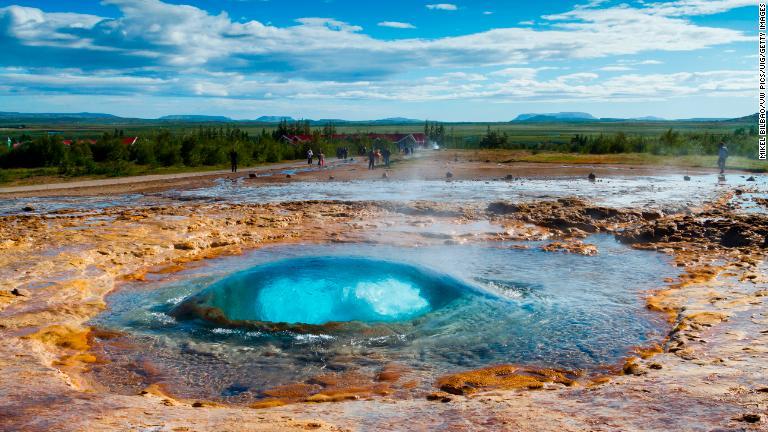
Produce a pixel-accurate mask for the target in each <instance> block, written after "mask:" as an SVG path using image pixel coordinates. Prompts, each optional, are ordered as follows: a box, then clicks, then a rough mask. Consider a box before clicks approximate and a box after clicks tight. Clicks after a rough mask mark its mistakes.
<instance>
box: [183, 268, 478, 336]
mask: <svg viewBox="0 0 768 432" xmlns="http://www.w3.org/2000/svg"><path fill="white" fill-rule="evenodd" d="M471 291H473V288H471V287H469V286H468V285H466V284H464V283H462V282H460V281H459V280H457V279H454V278H451V277H449V276H446V275H440V274H436V273H433V272H429V271H426V270H424V269H420V268H418V267H414V266H411V265H405V264H400V263H395V262H391V261H385V260H374V259H367V258H359V257H308V258H306V257H305V258H292V259H286V260H281V261H277V262H274V263H269V264H264V265H259V266H257V267H255V268H252V269H249V270H245V271H242V272H239V273H237V274H234V275H232V276H229V277H227V278H225V279H223V280H221V281H219V282H217V283H215V284H213V285H212V286H210V287H209V288H206V289H205V290H203V291H202V292H201V293H198V294H196V295H194V296H191V297H190V298H188V299H187V300H185V301H184V302H183V303H182V304H180V305H179V306H178V307H176V308H175V309H174V310H173V311H171V315H172V316H175V317H177V318H179V317H184V318H187V319H194V318H196V317H197V316H198V315H200V314H199V313H197V314H196V313H195V311H194V310H191V311H190V310H189V309H210V308H213V309H215V310H217V311H221V312H222V313H223V314H224V316H225V318H226V319H227V320H229V321H232V322H244V323H246V324H250V325H251V326H258V323H287V324H315V325H322V324H327V323H330V322H348V321H361V322H368V323H378V322H395V321H405V320H409V319H412V318H415V317H417V316H421V315H424V314H426V313H428V312H431V311H433V310H435V309H439V308H440V307H442V306H444V305H445V304H446V303H448V302H450V301H451V300H454V299H456V298H458V297H460V296H461V295H463V294H465V292H471ZM229 325H237V324H235V323H229Z"/></svg>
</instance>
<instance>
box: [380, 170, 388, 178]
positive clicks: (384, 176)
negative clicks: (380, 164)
mask: <svg viewBox="0 0 768 432" xmlns="http://www.w3.org/2000/svg"><path fill="white" fill-rule="evenodd" d="M381 178H389V174H387V173H386V171H385V172H384V173H383V174H381Z"/></svg>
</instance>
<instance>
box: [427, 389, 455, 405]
mask: <svg viewBox="0 0 768 432" xmlns="http://www.w3.org/2000/svg"><path fill="white" fill-rule="evenodd" d="M427 400H428V401H433V402H442V403H447V402H450V401H452V400H453V398H452V397H451V395H450V394H449V393H444V392H435V393H430V394H428V395H427Z"/></svg>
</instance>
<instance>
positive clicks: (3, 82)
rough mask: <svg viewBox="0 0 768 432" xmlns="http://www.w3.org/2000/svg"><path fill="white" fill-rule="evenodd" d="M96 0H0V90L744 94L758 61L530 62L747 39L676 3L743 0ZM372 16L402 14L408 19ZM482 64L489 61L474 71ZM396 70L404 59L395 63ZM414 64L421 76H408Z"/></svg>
mask: <svg viewBox="0 0 768 432" xmlns="http://www.w3.org/2000/svg"><path fill="white" fill-rule="evenodd" d="M104 3H105V4H109V5H114V6H116V7H117V8H118V9H119V11H120V14H119V17H117V18H102V17H97V16H93V15H85V14H67V13H47V12H44V11H42V10H40V9H36V8H25V7H20V6H10V7H5V8H0V27H1V28H0V34H3V35H4V39H3V52H2V53H1V54H0V88H2V89H6V90H4V91H0V93H3V92H16V93H26V94H45V93H67V92H69V93H83V94H86V93H88V92H90V93H91V94H119V95H122V94H127V93H131V92H135V93H138V94H151V95H163V96H199V97H221V98H230V99H245V98H251V99H256V100H264V99H279V98H282V99H291V98H300V97H306V98H315V99H319V100H326V99H333V98H342V99H355V100H365V99H368V100H393V101H398V100H409V101H410V100H412V101H433V100H446V99H461V98H471V99H478V100H493V101H511V100H582V99H583V100H610V99H612V98H615V99H626V100H647V99H656V98H658V99H663V98H665V97H680V96H683V95H701V94H731V95H744V94H746V95H751V94H753V93H749V91H752V92H753V90H752V89H753V88H754V83H753V82H752V81H754V77H753V75H754V74H751V73H750V75H749V76H747V75H744V73H743V71H715V72H711V73H692V72H684V73H683V72H681V73H678V74H650V75H642V74H610V75H609V74H606V76H598V75H597V74H594V73H579V74H568V75H560V76H558V77H554V78H549V79H542V78H540V77H539V72H540V71H542V70H543V68H541V67H530V66H529V65H530V64H537V62H539V63H543V64H545V65H546V64H550V65H557V66H564V65H567V64H569V62H571V61H572V60H580V59H590V60H591V59H601V58H610V57H612V56H633V57H634V56H638V57H640V56H642V53H647V52H649V51H660V52H665V51H666V52H669V51H693V50H698V49H703V48H708V47H713V46H718V45H722V44H729V43H734V42H742V41H752V40H753V38H752V37H750V36H748V35H746V34H744V33H742V32H740V31H737V30H732V29H727V28H718V27H712V26H705V25H700V24H696V23H693V22H691V21H689V20H686V19H684V18H681V15H680V14H684V13H690V14H704V13H705V12H706V13H715V12H707V11H713V10H720V9H722V8H724V7H736V6H737V5H740V4H742V3H743V2H740V1H735V0H731V1H725V0H722V1H716V0H713V3H717V5H716V6H717V7H714V6H712V5H710V6H707V5H704V4H703V2H697V1H675V2H670V3H664V4H663V5H665V6H663V7H662V6H659V4H657V3H652V4H646V5H643V6H642V7H630V6H626V5H624V6H615V7H609V8H605V9H593V8H589V7H584V8H579V9H574V10H572V11H569V12H566V13H564V14H559V15H551V16H547V17H545V18H544V19H546V20H547V21H548V22H549V23H550V25H549V26H547V27H545V28H543V29H534V28H520V27H510V28H498V29H493V30H489V31H484V32H479V33H473V34H467V35H463V36H450V37H442V38H431V39H428V38H409V39H397V40H382V39H376V38H374V37H371V36H369V35H367V34H365V33H364V32H363V28H362V27H360V26H357V25H355V24H353V23H347V22H343V21H339V20H336V19H333V18H320V17H309V18H301V19H299V20H297V22H296V23H295V25H291V26H287V27H277V26H273V25H269V24H263V23H261V22H259V21H248V22H239V21H233V20H232V19H230V17H229V16H228V15H227V14H226V13H223V12H222V13H220V14H218V15H211V14H210V13H208V12H206V11H204V10H201V9H198V8H195V7H192V6H182V5H174V4H168V3H163V2H161V1H159V0H104ZM433 6H437V5H433ZM452 6H454V7H455V5H452ZM434 9H440V8H437V7H435V8H434ZM447 10H451V9H447ZM453 10H455V9H453ZM379 25H384V26H388V27H395V28H411V27H407V26H410V24H408V23H405V22H382V23H379ZM3 26H4V27H3ZM638 35H644V37H638ZM329 58H330V59H333V61H328V59H329ZM607 63H613V64H608V65H607V66H605V67H604V68H603V69H602V70H603V71H612V72H623V71H627V70H629V69H631V68H632V67H634V66H638V65H653V64H660V63H661V62H660V61H658V60H639V59H638V60H635V59H632V58H630V59H619V60H615V61H612V62H611V61H610V60H609V61H608V62H607ZM85 68H87V70H86V69H85ZM470 68H471V69H470ZM478 68H487V69H488V70H492V69H496V71H495V72H483V73H478V71H477V70H478ZM638 69H641V68H638ZM404 70H408V71H409V72H412V73H411V74H409V76H408V77H404V76H403V75H402V74H401V72H402V71H404ZM480 70H486V69H480ZM420 74H421V75H420ZM424 74H428V75H430V77H429V78H414V76H416V77H418V76H422V75H424ZM7 89H13V90H7Z"/></svg>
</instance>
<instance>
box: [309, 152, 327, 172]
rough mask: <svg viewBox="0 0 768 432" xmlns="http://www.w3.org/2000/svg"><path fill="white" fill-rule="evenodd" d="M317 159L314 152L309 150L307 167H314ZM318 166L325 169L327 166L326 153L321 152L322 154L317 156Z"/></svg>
mask: <svg viewBox="0 0 768 432" xmlns="http://www.w3.org/2000/svg"><path fill="white" fill-rule="evenodd" d="M314 158H315V153H314V152H313V151H312V149H309V150H307V165H312V163H313V161H314ZM317 166H319V167H321V168H322V167H324V166H325V153H323V152H322V151H320V153H319V154H318V155H317Z"/></svg>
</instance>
